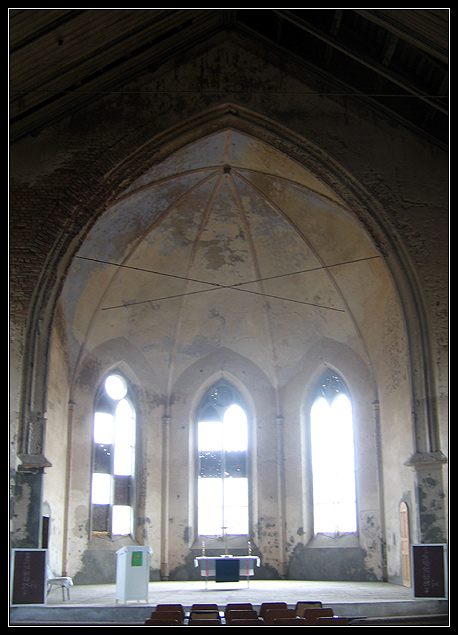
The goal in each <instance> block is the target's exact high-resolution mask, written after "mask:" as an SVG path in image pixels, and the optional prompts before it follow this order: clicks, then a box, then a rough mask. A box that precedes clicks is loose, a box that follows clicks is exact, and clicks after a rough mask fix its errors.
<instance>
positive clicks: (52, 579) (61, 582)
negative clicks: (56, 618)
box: [46, 565, 73, 602]
mask: <svg viewBox="0 0 458 635" xmlns="http://www.w3.org/2000/svg"><path fill="white" fill-rule="evenodd" d="M46 582H47V586H48V591H47V595H49V593H50V591H51V589H52V588H53V587H54V586H60V587H61V589H62V600H63V601H64V602H65V589H67V600H69V599H70V587H71V586H73V580H72V579H71V578H70V577H68V576H62V577H56V576H55V575H54V574H53V572H52V571H51V568H50V567H49V565H48V566H47V567H46Z"/></svg>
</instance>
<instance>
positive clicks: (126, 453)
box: [91, 374, 135, 536]
mask: <svg viewBox="0 0 458 635" xmlns="http://www.w3.org/2000/svg"><path fill="white" fill-rule="evenodd" d="M92 445H93V453H92V488H91V526H92V533H93V534H94V535H97V534H101V535H117V536H127V535H130V534H131V533H132V531H133V496H134V487H133V477H134V467H135V452H134V450H135V410H134V407H133V403H132V400H131V399H130V395H129V389H128V385H127V383H126V381H125V379H124V378H123V377H122V376H121V375H118V374H112V375H108V377H107V378H106V379H105V381H104V383H103V385H102V386H101V388H100V390H99V393H98V396H97V399H96V402H95V409H94V423H93V444H92Z"/></svg>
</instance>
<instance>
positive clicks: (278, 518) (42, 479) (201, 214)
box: [8, 9, 449, 612]
mask: <svg viewBox="0 0 458 635" xmlns="http://www.w3.org/2000/svg"><path fill="white" fill-rule="evenodd" d="M448 40H449V10H448V9H9V48H10V52H9V98H10V104H9V228H8V231H9V236H8V239H9V333H10V343H9V373H10V432H9V440H10V463H9V464H10V488H9V491H10V506H9V511H10V521H9V522H10V533H9V547H10V551H11V552H20V551H21V550H32V551H33V550H36V551H38V552H41V551H44V552H45V553H46V559H47V566H48V567H49V569H50V570H51V571H52V572H53V575H54V576H57V577H65V578H71V580H72V583H73V585H74V586H73V587H72V589H71V591H70V593H74V592H76V590H77V589H78V588H79V587H81V588H84V587H88V586H89V587H91V586H98V585H114V584H116V581H117V567H119V560H120V553H126V550H127V551H128V550H129V549H130V550H134V552H135V553H136V554H143V561H142V562H147V576H148V581H149V582H150V583H154V582H158V583H159V582H160V583H166V582H167V583H170V584H172V583H173V584H178V583H180V582H183V583H186V582H189V583H192V584H195V583H197V582H199V584H201V582H202V580H203V577H201V576H205V575H206V574H205V572H204V570H203V569H201V568H200V566H201V565H202V566H203V564H202V563H204V564H205V566H206V565H207V564H208V563H209V562H210V564H212V563H213V564H212V566H215V567H216V569H212V570H211V571H212V572H213V574H214V575H216V576H217V575H218V570H219V566H220V559H221V560H222V561H224V566H226V564H227V561H229V560H230V558H233V559H237V560H236V561H237V562H239V563H240V567H242V563H245V562H246V563H251V564H250V565H248V564H247V565H246V566H247V567H248V566H250V567H251V566H252V569H250V573H249V575H250V576H251V577H252V579H251V582H250V585H251V586H254V585H255V583H256V582H257V581H258V582H259V583H266V584H267V583H271V582H272V581H277V582H278V584H279V585H280V584H281V583H282V582H284V583H285V584H291V583H292V582H293V581H298V582H300V583H303V582H306V581H307V582H317V583H323V582H326V581H327V582H329V583H330V584H331V583H337V582H347V583H348V584H352V583H357V584H362V583H367V584H374V583H386V584H388V585H393V587H399V588H400V589H407V590H408V593H411V591H412V589H413V588H414V586H415V562H414V561H413V557H412V554H413V547H414V546H415V545H417V546H428V545H430V546H433V545H434V546H437V545H440V546H441V547H442V548H443V552H444V553H445V554H446V550H447V544H448V505H449V496H448V469H449V464H448V441H449V439H448V436H449V428H448V372H449V371H448V326H449V318H448V293H449V291H448V258H449V253H448V240H449V232H448V229H449V212H448V204H449V155H448V138H449V122H448V99H449V96H448V82H449V76H448V46H449V44H448ZM142 549H145V550H146V551H142ZM202 558H203V559H204V560H202ZM212 558H213V559H214V560H212ZM246 558H249V559H248V560H246ZM140 560H141V557H140ZM18 562H19V560H18ZM139 564H141V563H139ZM232 564H233V563H232ZM221 566H223V565H221ZM237 566H238V565H237ZM244 566H245V565H244ZM446 568H447V564H446V563H445V569H446ZM215 571H216V573H215ZM240 571H242V569H240ZM423 573H424V572H423ZM208 575H210V574H208ZM221 575H222V576H223V579H222V581H224V575H229V574H228V569H227V570H225V573H221ZM234 575H238V570H237V572H236V573H235V574H234ZM240 575H241V573H240ZM445 575H446V571H445ZM247 576H248V573H247ZM210 577H211V576H210ZM205 581H207V578H205ZM212 582H213V579H212ZM213 583H214V582H213ZM209 584H211V582H209ZM53 593H54V594H57V597H60V596H59V593H58V592H57V591H56V590H55V591H53ZM432 597H436V596H435V595H434V593H433V595H432ZM440 597H441V599H442V596H440ZM441 612H444V608H443V605H441Z"/></svg>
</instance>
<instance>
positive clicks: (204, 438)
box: [197, 384, 249, 536]
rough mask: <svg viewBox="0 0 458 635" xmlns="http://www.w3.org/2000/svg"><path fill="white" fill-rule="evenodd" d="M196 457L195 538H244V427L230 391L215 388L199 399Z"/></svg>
mask: <svg viewBox="0 0 458 635" xmlns="http://www.w3.org/2000/svg"><path fill="white" fill-rule="evenodd" d="M197 453H198V477H197V524H198V533H199V534H200V535H201V536H223V535H246V534H248V517H249V513H248V460H247V459H248V422H247V416H246V413H245V410H244V409H243V406H242V403H241V401H240V398H239V396H238V394H237V392H236V391H235V389H234V388H232V386H229V385H227V384H218V385H216V386H214V387H213V388H212V389H211V390H210V391H209V393H208V394H207V396H206V397H205V398H204V400H203V402H202V404H201V407H200V409H199V415H198V421H197Z"/></svg>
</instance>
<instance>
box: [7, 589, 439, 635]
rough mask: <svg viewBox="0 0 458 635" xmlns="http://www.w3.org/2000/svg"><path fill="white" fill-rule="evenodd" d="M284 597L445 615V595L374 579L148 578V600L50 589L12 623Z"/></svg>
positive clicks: (88, 619) (356, 614) (107, 617)
mask: <svg viewBox="0 0 458 635" xmlns="http://www.w3.org/2000/svg"><path fill="white" fill-rule="evenodd" d="M275 600H279V601H285V602H286V603H287V604H288V606H290V607H294V606H295V604H296V602H298V601H299V600H320V601H321V602H322V603H323V604H324V605H326V606H330V607H332V608H333V610H334V614H336V615H341V616H345V617H351V618H363V617H364V618H367V617H369V618H380V617H386V616H436V615H442V616H444V615H447V614H448V602H447V601H446V600H418V599H414V598H413V596H412V589H410V588H407V587H403V586H397V585H394V584H387V583H378V582H375V583H374V582H360V583H358V582H315V581H303V580H302V581H301V580H251V581H250V582H249V585H247V582H246V581H245V580H244V581H240V582H239V583H216V582H213V581H209V582H208V586H207V588H206V587H205V582H204V581H198V582H195V581H191V582H150V584H149V594H148V603H146V602H144V601H143V602H128V603H126V604H121V603H117V602H116V585H114V584H108V585H94V586H92V585H91V586H74V587H72V588H71V590H70V600H66V601H63V600H62V593H61V590H60V589H58V588H56V589H53V590H52V591H51V592H50V594H49V595H48V598H47V604H46V606H35V607H25V606H21V607H12V608H11V609H10V620H11V623H12V624H13V625H20V624H30V625H33V624H35V625H39V624H44V623H46V624H47V625H51V626H52V625H58V624H64V625H65V624H67V625H77V624H80V625H84V624H87V625H88V624H91V625H100V626H102V625H108V624H112V625H127V624H130V625H140V624H142V623H143V622H144V620H145V619H146V618H147V617H149V614H150V613H151V610H153V609H154V607H155V606H156V605H157V604H161V603H167V602H173V603H181V604H183V606H184V607H185V609H186V610H189V609H190V607H191V606H192V604H194V603H198V602H211V603H216V604H218V607H219V608H220V610H222V609H224V607H225V605H226V604H229V603H231V602H251V603H252V604H253V606H254V607H255V608H259V606H260V605H261V604H262V602H268V601H275Z"/></svg>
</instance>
